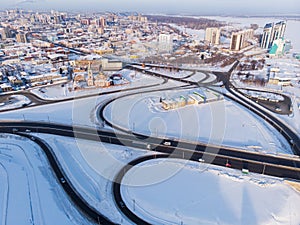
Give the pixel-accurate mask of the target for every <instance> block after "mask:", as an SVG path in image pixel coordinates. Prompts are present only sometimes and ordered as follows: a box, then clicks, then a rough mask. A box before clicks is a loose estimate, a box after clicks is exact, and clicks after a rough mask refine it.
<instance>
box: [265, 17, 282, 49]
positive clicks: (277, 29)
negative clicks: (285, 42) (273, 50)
mask: <svg viewBox="0 0 300 225" xmlns="http://www.w3.org/2000/svg"><path fill="white" fill-rule="evenodd" d="M285 29H286V22H285V21H280V22H278V23H276V24H274V23H268V24H266V25H265V27H264V31H263V35H262V38H261V43H260V47H262V48H266V49H268V48H270V47H271V46H272V44H273V41H274V40H278V39H280V38H283V37H284V33H285Z"/></svg>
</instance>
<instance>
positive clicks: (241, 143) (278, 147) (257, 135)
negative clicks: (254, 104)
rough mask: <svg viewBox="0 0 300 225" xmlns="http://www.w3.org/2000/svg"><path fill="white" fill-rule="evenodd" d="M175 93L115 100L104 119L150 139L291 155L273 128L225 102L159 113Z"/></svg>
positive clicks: (286, 145)
mask: <svg viewBox="0 0 300 225" xmlns="http://www.w3.org/2000/svg"><path fill="white" fill-rule="evenodd" d="M174 93H176V92H174V91H167V92H166V91H165V92H163V93H162V92H153V93H151V94H139V95H133V96H127V97H123V98H119V99H116V100H115V101H114V102H112V103H111V104H109V105H108V106H107V107H106V108H105V109H104V117H105V118H106V120H108V121H110V122H111V123H112V124H114V125H116V126H119V127H121V128H124V129H126V130H133V131H134V132H138V133H142V134H145V135H149V136H151V135H152V136H160V137H166V138H175V139H185V140H190V141H196V142H198V141H200V142H204V143H210V144H216V145H225V146H233V147H238V148H242V149H245V150H251V151H262V152H265V153H272V154H277V153H288V154H292V151H291V148H290V146H289V144H288V143H287V141H286V140H285V139H284V138H283V137H282V136H281V135H280V134H279V133H278V132H277V131H276V130H275V129H274V128H273V127H272V126H270V125H269V124H268V123H267V122H265V121H264V120H263V119H261V118H260V117H258V116H256V115H255V114H253V113H251V112H249V111H248V110H247V109H245V108H243V107H240V106H239V105H238V104H236V103H234V102H231V101H228V100H226V99H225V100H220V101H217V102H213V103H205V104H200V105H189V106H185V107H182V108H179V109H174V110H169V111H162V110H160V109H159V105H158V104H159V99H160V97H165V96H171V95H172V94H173V95H174ZM156 103H158V104H156ZM120 112H122V113H120ZM141 115H143V116H141Z"/></svg>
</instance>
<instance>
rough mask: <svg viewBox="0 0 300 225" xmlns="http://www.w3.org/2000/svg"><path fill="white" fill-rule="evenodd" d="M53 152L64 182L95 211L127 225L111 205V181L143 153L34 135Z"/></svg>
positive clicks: (120, 147) (65, 138)
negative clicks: (63, 172)
mask: <svg viewBox="0 0 300 225" xmlns="http://www.w3.org/2000/svg"><path fill="white" fill-rule="evenodd" d="M35 135H36V136H38V137H41V138H42V139H44V140H46V142H47V143H48V144H49V145H50V146H51V148H52V149H53V151H54V152H55V154H56V156H57V158H58V159H59V162H60V163H61V165H62V168H63V170H64V171H65V173H66V175H67V177H68V179H70V181H71V182H72V184H73V185H74V186H75V188H76V190H77V191H78V192H79V193H80V194H81V195H82V196H83V197H84V199H85V200H86V201H88V202H89V204H91V205H92V206H93V207H94V208H95V209H97V210H98V211H99V212H101V213H102V214H104V215H105V216H107V217H108V218H110V219H111V220H112V221H114V222H115V223H118V224H131V223H130V222H129V221H127V220H126V219H125V218H124V217H123V216H122V215H121V214H120V212H119V211H118V209H117V208H116V206H115V205H114V203H113V202H114V200H113V195H112V181H113V179H114V177H115V175H116V174H117V173H118V172H119V170H121V168H122V167H123V166H125V165H126V163H128V162H130V161H132V160H133V159H134V158H136V157H139V156H144V155H147V154H148V153H147V151H146V150H138V149H134V148H130V147H126V146H125V147H124V146H118V145H111V144H106V143H101V142H100V141H99V142H95V141H88V140H83V139H79V138H75V139H74V138H69V137H61V136H56V135H47V134H35Z"/></svg>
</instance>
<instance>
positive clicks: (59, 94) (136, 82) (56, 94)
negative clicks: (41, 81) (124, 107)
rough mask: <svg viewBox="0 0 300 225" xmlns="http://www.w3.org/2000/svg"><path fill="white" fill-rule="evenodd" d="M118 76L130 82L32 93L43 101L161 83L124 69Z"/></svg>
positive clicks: (61, 88) (57, 88) (37, 90)
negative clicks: (102, 86)
mask: <svg viewBox="0 0 300 225" xmlns="http://www.w3.org/2000/svg"><path fill="white" fill-rule="evenodd" d="M118 73H119V74H122V75H123V76H124V77H125V78H126V79H128V80H130V81H131V82H130V83H129V84H126V85H118V86H111V87H108V88H96V87H93V88H85V89H81V90H77V91H71V92H70V91H69V90H68V87H71V86H72V83H69V84H68V85H64V87H61V86H60V85H59V86H57V85H56V86H49V87H44V88H43V92H41V91H40V90H39V89H34V90H32V93H34V94H36V95H38V96H39V97H41V98H44V99H50V100H51V99H66V98H72V97H77V96H85V95H91V94H97V93H106V92H110V91H116V90H124V89H129V88H135V87H143V86H146V85H155V84H157V85H159V84H161V83H162V82H163V80H162V79H160V78H157V77H153V76H148V75H145V74H143V73H138V72H137V73H136V74H135V72H134V71H130V70H128V69H124V70H121V71H118ZM132 73H134V74H133V75H134V76H135V77H134V78H132V77H131V75H132Z"/></svg>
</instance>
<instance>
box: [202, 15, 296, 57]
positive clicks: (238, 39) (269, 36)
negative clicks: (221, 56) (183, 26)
mask: <svg viewBox="0 0 300 225" xmlns="http://www.w3.org/2000/svg"><path fill="white" fill-rule="evenodd" d="M285 30H286V22H285V21H279V22H277V23H268V24H266V25H265V26H264V28H263V33H262V34H261V35H260V36H261V37H260V39H259V40H257V41H255V35H254V30H253V29H244V30H240V31H237V32H231V34H230V35H231V38H230V46H229V50H231V51H240V50H243V49H246V48H247V47H249V46H253V45H255V44H256V43H259V45H260V47H261V48H262V49H266V50H268V53H269V55H270V56H271V57H272V56H281V55H283V54H284V53H285V52H287V51H289V50H290V48H291V43H290V42H289V41H287V40H285V39H284V34H285ZM221 35H222V28H218V27H209V28H207V29H206V31H205V41H206V43H208V44H210V45H219V44H220V37H221Z"/></svg>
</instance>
